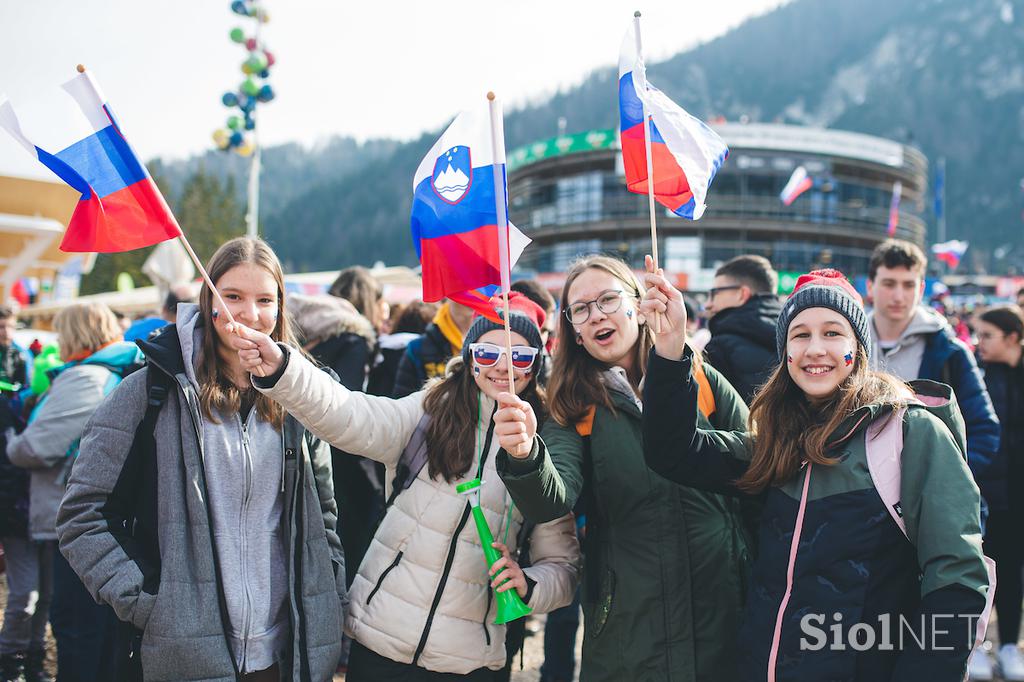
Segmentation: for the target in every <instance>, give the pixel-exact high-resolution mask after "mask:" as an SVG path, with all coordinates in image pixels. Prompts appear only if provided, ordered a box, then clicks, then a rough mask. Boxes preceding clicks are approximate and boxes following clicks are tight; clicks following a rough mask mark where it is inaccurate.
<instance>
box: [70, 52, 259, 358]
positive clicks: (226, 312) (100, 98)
mask: <svg viewBox="0 0 1024 682" xmlns="http://www.w3.org/2000/svg"><path fill="white" fill-rule="evenodd" d="M75 70H76V71H78V73H80V74H82V75H84V76H86V81H87V82H88V84H89V88H90V89H91V90H92V91H93V94H94V95H95V97H96V100H97V101H98V102H99V103H100V104H101V105H102V104H104V103H105V99H104V97H103V95H101V94H100V91H99V88H98V87H97V86H96V83H95V82H93V80H92V78H91V77H89V75H88V74H87V73H86V69H85V65H84V64H79V65H78V66H76V67H75ZM147 173H148V171H147ZM168 213H170V211H168ZM179 231H180V227H179ZM178 239H180V240H181V243H182V245H184V247H185V251H187V252H188V255H189V257H190V258H191V259H192V262H193V263H195V266H196V268H197V269H198V270H199V274H200V275H202V277H203V281H204V282H206V286H208V287H210V291H211V292H213V296H214V298H215V299H217V305H219V306H220V310H223V311H224V315H225V317H227V321H228V324H231V325H234V324H235V319H234V318H233V317H232V316H231V311H230V310H228V306H227V304H225V303H224V299H223V298H221V296H220V292H219V291H217V287H215V286H213V281H212V280H210V275H209V274H208V273H207V272H206V268H205V267H203V264H202V263H201V262H199V257H198V256H196V252H195V251H193V250H192V245H191V244H189V243H188V239H187V238H186V237H185V233H184V231H181V234H180V235H179V236H178ZM256 373H257V374H259V376H263V371H262V370H261V369H260V368H258V367H257V368H256Z"/></svg>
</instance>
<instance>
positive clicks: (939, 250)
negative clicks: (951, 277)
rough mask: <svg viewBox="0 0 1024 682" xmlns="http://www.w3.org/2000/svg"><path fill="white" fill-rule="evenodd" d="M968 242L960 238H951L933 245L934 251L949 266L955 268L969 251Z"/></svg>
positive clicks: (951, 268)
mask: <svg viewBox="0 0 1024 682" xmlns="http://www.w3.org/2000/svg"><path fill="white" fill-rule="evenodd" d="M967 246H968V244H967V242H965V241H961V240H959V239H950V240H949V241H948V242H942V243H941V244H933V245H932V253H934V254H935V257H936V258H938V259H939V260H940V261H942V262H943V263H945V264H946V265H948V266H949V269H950V270H955V269H956V266H958V265H960V260H961V259H962V258H963V257H964V254H965V253H967Z"/></svg>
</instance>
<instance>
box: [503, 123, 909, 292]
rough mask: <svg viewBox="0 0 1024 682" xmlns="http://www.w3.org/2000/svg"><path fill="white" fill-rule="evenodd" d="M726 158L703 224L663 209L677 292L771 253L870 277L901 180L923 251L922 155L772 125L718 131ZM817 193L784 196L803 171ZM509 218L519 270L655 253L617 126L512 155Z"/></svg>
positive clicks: (862, 139) (905, 228)
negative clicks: (522, 247) (749, 256)
mask: <svg viewBox="0 0 1024 682" xmlns="http://www.w3.org/2000/svg"><path fill="white" fill-rule="evenodd" d="M713 127H714V128H715V130H716V131H717V132H718V133H719V134H720V135H721V136H722V137H723V138H724V139H725V141H726V142H727V143H728V145H729V150H730V153H729V158H728V160H726V162H725V164H724V165H723V167H722V168H721V170H720V171H719V173H718V176H717V177H716V178H715V181H714V184H713V185H712V187H711V191H710V192H709V194H708V199H707V205H708V209H707V212H706V213H705V214H704V216H703V217H702V218H701V219H700V220H698V221H689V220H685V219H682V218H678V217H676V216H674V215H673V214H671V213H670V212H668V211H667V210H666V209H664V208H662V207H661V206H660V205H658V206H657V207H656V208H657V211H658V238H659V244H658V249H659V252H660V255H661V261H662V262H661V264H662V265H663V266H664V267H665V269H666V270H667V271H668V272H670V273H675V274H676V275H677V281H678V284H679V285H680V286H683V287H685V288H689V289H693V290H701V289H706V288H707V287H708V286H709V282H710V280H711V278H712V276H713V275H712V273H713V272H714V269H715V268H716V267H717V265H718V264H720V263H722V262H724V261H726V260H728V259H729V258H732V257H733V256H736V255H739V254H742V253H758V254H761V255H764V256H766V257H768V258H769V259H770V260H771V261H772V263H773V264H774V265H775V267H776V268H777V269H778V270H779V271H780V272H782V273H783V277H782V279H783V282H782V285H781V287H780V288H781V289H782V290H783V291H785V289H786V288H787V287H789V286H790V285H791V284H792V279H793V275H794V274H796V273H800V272H806V271H807V270H808V269H809V268H812V267H823V266H831V267H837V268H839V269H841V270H843V271H844V272H846V273H848V274H849V275H853V276H855V275H858V274H860V275H863V274H865V272H866V270H867V264H868V259H869V256H870V254H871V250H872V249H873V248H874V246H875V245H876V244H877V243H878V242H879V241H881V240H882V239H884V238H885V237H886V232H887V227H888V222H889V209H890V202H891V198H892V193H893V186H894V183H895V182H897V181H898V182H900V183H901V185H902V200H901V202H900V208H899V227H898V228H897V231H896V236H897V237H899V238H902V239H907V240H909V241H912V242H914V243H916V244H918V245H919V246H921V247H922V248H923V247H924V242H925V232H926V230H925V223H924V221H923V220H922V218H921V216H920V212H921V210H922V208H923V206H924V196H925V194H926V191H927V181H928V162H927V159H926V158H925V156H924V155H923V154H922V153H921V152H920V151H919V150H917V149H915V148H913V147H909V146H907V145H904V144H900V143H898V142H893V141H891V140H886V139H883V138H879V137H874V136H870V135H863V134H860V133H852V132H845V131H838V130H825V129H817V128H804V127H798V126H788V125H774V124H738V123H723V124H716V125H714V126H713ZM801 165H802V166H803V167H804V168H805V169H806V170H807V173H808V174H809V175H810V177H811V178H812V179H813V186H812V187H811V188H810V189H809V190H807V191H806V192H805V193H804V194H802V195H801V196H799V197H798V198H797V199H796V200H795V201H794V202H793V203H792V204H791V205H790V206H785V205H784V204H783V203H782V201H781V200H780V199H779V193H780V192H781V191H782V188H783V187H784V186H785V184H786V182H787V181H788V180H789V178H790V176H791V175H792V173H793V170H794V169H795V168H796V167H797V166H801ZM508 185H509V214H510V218H511V220H512V222H513V223H514V224H515V225H516V226H518V227H519V228H520V229H521V230H523V232H525V233H526V234H527V235H529V236H530V237H531V238H532V239H533V242H534V243H533V245H531V247H530V248H528V249H527V250H526V252H525V253H524V254H523V257H522V259H521V260H520V266H521V267H522V268H524V269H528V270H532V271H534V272H536V273H538V275H539V276H541V277H544V276H545V273H550V275H551V276H552V277H556V276H557V273H564V272H565V270H566V268H567V267H568V265H569V264H570V263H571V262H572V261H573V259H574V258H576V257H577V256H578V255H580V254H583V253H592V252H603V253H612V254H615V255H618V256H620V257H622V258H623V259H625V260H626V261H627V262H628V263H630V265H632V266H633V267H634V268H637V269H639V268H641V267H642V265H643V256H644V254H646V253H648V252H649V251H650V219H649V214H648V203H647V197H646V196H645V195H639V194H632V193H630V192H628V191H627V190H626V188H625V183H624V180H623V171H622V157H621V153H620V151H619V143H618V132H617V131H616V130H594V131H587V132H582V133H578V134H575V135H561V136H558V137H555V138H551V139H549V140H544V141H540V142H536V143H533V144H530V145H527V146H525V147H522V148H519V149H516V150H514V151H513V152H511V153H510V154H509V156H508Z"/></svg>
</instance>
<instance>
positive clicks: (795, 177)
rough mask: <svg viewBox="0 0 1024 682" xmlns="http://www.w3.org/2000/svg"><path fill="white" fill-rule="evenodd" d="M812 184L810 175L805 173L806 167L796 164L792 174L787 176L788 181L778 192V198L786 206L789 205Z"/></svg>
mask: <svg viewBox="0 0 1024 682" xmlns="http://www.w3.org/2000/svg"><path fill="white" fill-rule="evenodd" d="M813 185H814V180H813V179H812V178H811V176H810V175H808V174H807V169H806V168H804V167H803V166H797V167H796V168H795V169H794V170H793V174H792V175H791V176H789V182H787V183H786V186H785V187H783V188H782V191H781V192H779V199H781V200H782V203H783V204H785V205H786V206H789V205H790V204H792V203H793V202H794V201H796V198H797V197H798V196H800V195H801V194H803V193H804V192H806V191H807V190H809V189H810V188H811V187H812V186H813Z"/></svg>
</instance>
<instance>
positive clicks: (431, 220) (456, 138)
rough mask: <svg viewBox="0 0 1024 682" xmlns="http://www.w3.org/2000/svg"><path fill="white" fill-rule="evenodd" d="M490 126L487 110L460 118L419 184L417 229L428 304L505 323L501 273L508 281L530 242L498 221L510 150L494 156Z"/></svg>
mask: <svg viewBox="0 0 1024 682" xmlns="http://www.w3.org/2000/svg"><path fill="white" fill-rule="evenodd" d="M490 125H491V124H490V117H489V112H488V109H487V107H486V105H481V106H479V107H476V108H474V109H472V110H469V111H465V112H463V113H461V114H459V115H458V116H457V117H456V118H455V120H454V121H452V124H451V125H450V126H448V129H447V130H445V132H444V134H443V135H441V138H440V139H439V140H438V141H437V142H435V143H434V146H433V147H431V148H430V151H429V152H427V155H426V157H424V159H423V161H422V162H421V163H420V166H419V168H418V169H417V170H416V175H415V178H414V179H413V201H412V216H411V223H412V241H413V244H414V245H415V247H416V253H417V254H418V255H419V258H420V264H421V266H422V270H423V300H424V301H439V300H441V299H442V298H449V299H451V300H453V301H456V302H457V303H462V304H464V305H468V306H470V307H471V308H473V309H474V310H476V311H477V312H479V313H480V314H482V315H485V316H487V317H488V318H490V319H492V320H495V321H497V322H500V321H501V319H500V317H499V316H498V315H497V313H496V312H495V308H496V305H495V304H494V303H493V302H492V301H491V298H492V297H493V296H494V295H495V294H498V293H500V291H501V287H502V285H503V284H505V285H506V286H507V282H503V278H502V271H503V270H504V272H505V273H506V278H507V273H508V272H511V270H512V268H513V267H514V266H515V263H516V261H517V260H519V256H520V255H521V254H522V252H523V249H525V248H526V245H527V244H529V243H530V240H529V239H528V238H527V237H526V236H525V235H524V234H523V233H521V232H520V231H519V230H518V229H516V227H515V226H514V225H512V224H511V223H509V222H508V221H507V218H506V219H505V220H500V219H499V216H498V211H497V203H496V201H495V190H496V189H497V191H498V192H500V195H499V197H498V199H499V200H500V201H504V202H505V204H506V206H507V198H506V197H507V193H506V187H505V149H504V143H500V144H498V145H496V146H497V149H496V150H495V145H494V144H493V142H492V139H491V130H490ZM495 151H496V153H495ZM496 155H497V158H495V157H496ZM507 215H508V213H507V209H506V211H505V216H507ZM505 216H502V218H505ZM502 222H504V223H505V224H504V225H502V224H500V223H502ZM506 225H507V230H508V232H507V238H506V236H505V234H503V232H504V230H505V226H506ZM506 239H507V241H506ZM506 244H507V246H506V247H505V248H507V251H506V254H507V265H506V264H504V263H502V260H503V259H502V251H503V248H502V247H503V246H505V245H506Z"/></svg>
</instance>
